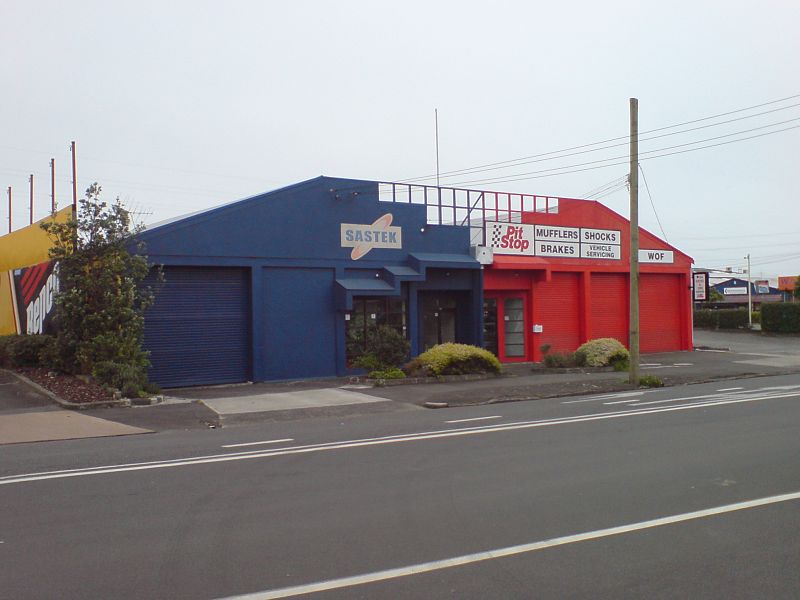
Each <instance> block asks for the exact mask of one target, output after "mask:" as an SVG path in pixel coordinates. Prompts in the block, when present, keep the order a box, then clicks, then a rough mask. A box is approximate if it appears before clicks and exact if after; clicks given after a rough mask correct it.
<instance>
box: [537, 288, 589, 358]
mask: <svg viewBox="0 0 800 600" xmlns="http://www.w3.org/2000/svg"><path fill="white" fill-rule="evenodd" d="M578 291H579V287H578V274H577V273H553V275H552V279H551V281H549V282H542V283H540V284H539V285H537V286H536V295H537V303H536V304H537V308H538V313H539V314H538V315H537V316H536V318H535V322H538V323H541V324H542V325H543V326H544V330H543V331H542V334H541V335H540V336H538V338H539V340H540V343H541V344H550V352H572V351H574V350H575V349H576V348H577V347H578V346H580V341H581V340H580V317H579V313H578V309H579V293H578Z"/></svg>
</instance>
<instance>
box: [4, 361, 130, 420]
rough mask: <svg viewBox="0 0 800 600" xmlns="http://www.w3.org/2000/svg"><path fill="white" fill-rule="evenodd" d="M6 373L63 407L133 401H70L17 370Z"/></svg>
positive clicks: (125, 404) (115, 405)
mask: <svg viewBox="0 0 800 600" xmlns="http://www.w3.org/2000/svg"><path fill="white" fill-rule="evenodd" d="M3 371H4V372H6V373H11V375H13V376H14V377H16V378H17V379H19V380H20V381H21V382H22V383H24V384H25V385H27V386H29V387H31V388H33V389H35V390H36V391H37V392H39V393H40V394H42V395H43V396H46V397H47V398H49V399H50V400H52V401H53V402H55V403H56V404H58V405H59V406H61V407H62V408H68V409H70V410H87V409H90V408H111V407H128V406H130V405H131V401H130V400H128V399H127V398H119V399H114V400H103V401H102V402H69V401H67V400H64V399H63V398H61V397H59V396H58V395H57V394H54V393H53V392H51V391H50V390H48V389H47V388H44V387H42V386H41V385H39V384H38V383H36V382H35V381H32V380H30V379H28V378H27V377H25V375H22V374H20V373H17V372H16V371H9V370H7V369H3Z"/></svg>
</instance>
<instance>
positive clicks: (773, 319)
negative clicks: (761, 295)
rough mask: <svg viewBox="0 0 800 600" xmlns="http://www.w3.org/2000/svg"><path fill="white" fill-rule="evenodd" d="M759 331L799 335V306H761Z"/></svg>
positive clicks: (793, 304)
mask: <svg viewBox="0 0 800 600" xmlns="http://www.w3.org/2000/svg"><path fill="white" fill-rule="evenodd" d="M761 330H762V331H771V332H774V333H800V304H797V303H792V304H785V303H781V304H762V305H761Z"/></svg>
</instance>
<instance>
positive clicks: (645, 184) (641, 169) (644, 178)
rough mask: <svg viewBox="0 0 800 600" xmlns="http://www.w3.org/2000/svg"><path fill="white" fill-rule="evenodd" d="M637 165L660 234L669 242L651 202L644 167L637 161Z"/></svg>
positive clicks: (654, 206) (651, 197)
mask: <svg viewBox="0 0 800 600" xmlns="http://www.w3.org/2000/svg"><path fill="white" fill-rule="evenodd" d="M637 165H638V167H639V171H640V172H641V173H642V179H643V180H644V188H645V189H646V190H647V197H648V198H650V206H652V207H653V214H654V215H655V216H656V221H657V222H658V228H659V229H660V230H661V235H663V236H664V241H665V242H667V243H669V240H668V239H667V233H666V232H665V231H664V226H663V225H662V224H661V219H659V218H658V211H656V205H655V203H654V202H653V196H652V194H651V193H650V186H649V185H647V177H645V174H644V169H643V168H642V165H640V164H638V163H637Z"/></svg>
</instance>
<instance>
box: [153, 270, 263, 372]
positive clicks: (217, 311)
mask: <svg viewBox="0 0 800 600" xmlns="http://www.w3.org/2000/svg"><path fill="white" fill-rule="evenodd" d="M164 277H165V281H164V283H162V284H160V285H158V286H157V293H156V301H155V304H154V305H153V306H152V307H151V308H150V309H149V310H148V311H147V314H146V317H145V334H144V348H145V349H146V350H149V351H150V353H151V354H150V361H151V362H152V364H153V366H152V368H151V370H150V379H151V380H152V381H154V382H156V383H158V384H159V385H161V386H163V387H178V386H185V385H203V384H212V383H213V384H217V383H237V382H241V381H247V380H248V379H250V342H249V340H250V294H249V290H250V272H249V269H244V268H227V267H166V268H165V269H164Z"/></svg>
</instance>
